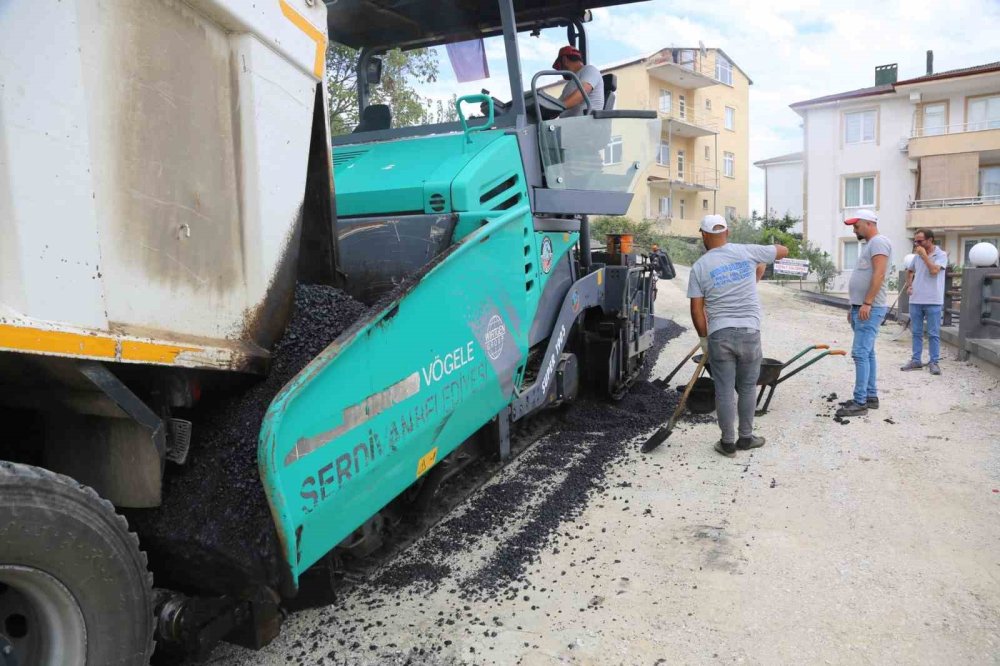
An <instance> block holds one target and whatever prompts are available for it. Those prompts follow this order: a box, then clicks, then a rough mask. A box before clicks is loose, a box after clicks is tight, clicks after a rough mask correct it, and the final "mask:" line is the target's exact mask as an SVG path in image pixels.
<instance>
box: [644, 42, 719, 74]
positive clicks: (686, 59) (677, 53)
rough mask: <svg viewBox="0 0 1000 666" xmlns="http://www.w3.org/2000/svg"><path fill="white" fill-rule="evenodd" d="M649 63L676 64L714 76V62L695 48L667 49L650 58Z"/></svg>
mask: <svg viewBox="0 0 1000 666" xmlns="http://www.w3.org/2000/svg"><path fill="white" fill-rule="evenodd" d="M649 65H676V66H677V67H681V68H683V69H686V70H688V71H689V72H694V73H696V74H701V75H702V76H707V77H709V78H712V79H714V78H715V62H714V61H710V59H709V58H708V56H702V55H701V51H700V50H695V49H667V50H666V52H665V53H662V54H660V55H658V56H657V57H655V58H653V59H652V60H650V62H649Z"/></svg>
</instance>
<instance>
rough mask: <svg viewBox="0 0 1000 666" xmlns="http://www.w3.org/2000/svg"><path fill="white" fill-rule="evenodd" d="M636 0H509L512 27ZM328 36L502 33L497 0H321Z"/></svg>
mask: <svg viewBox="0 0 1000 666" xmlns="http://www.w3.org/2000/svg"><path fill="white" fill-rule="evenodd" d="M636 1H637V0H513V5H514V15H515V17H516V18H517V24H518V30H519V31H524V30H533V29H535V28H546V27H555V26H559V25H566V23H567V21H569V20H574V19H581V18H583V15H584V12H586V10H588V9H594V8H596V7H608V6H611V5H624V4H630V3H633V2H636ZM325 2H326V5H327V23H328V25H329V30H330V39H332V40H333V41H335V42H340V43H341V44H346V45H347V46H351V47H354V48H364V47H368V48H379V47H398V48H403V49H408V48H419V47H425V46H435V45H437V44H446V43H450V42H457V41H462V40H466V39H473V38H477V37H491V36H493V35H498V34H501V33H502V32H503V30H502V27H501V21H500V6H499V2H498V0H325Z"/></svg>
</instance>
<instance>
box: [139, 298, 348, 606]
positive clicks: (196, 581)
mask: <svg viewBox="0 0 1000 666" xmlns="http://www.w3.org/2000/svg"><path fill="white" fill-rule="evenodd" d="M367 311H368V308H367V307H366V306H364V305H363V304H361V303H359V302H357V301H355V300H354V299H352V298H351V297H350V296H348V295H347V294H345V293H343V292H342V291H340V290H338V289H335V288H333V287H326V286H320V285H298V286H297V287H296V289H295V306H294V311H293V313H292V317H291V320H290V322H289V324H288V327H287V328H286V330H285V333H284V335H283V337H282V338H281V340H279V341H278V343H277V344H276V345H275V347H274V349H273V350H272V355H271V362H272V365H271V370H270V373H269V374H268V376H267V377H266V378H265V379H264V380H263V381H261V382H259V383H257V384H255V385H253V386H252V387H250V388H249V389H247V390H245V391H242V392H240V393H238V394H236V395H233V396H230V397H228V398H227V399H225V400H223V401H222V402H221V403H220V402H217V403H215V404H208V405H205V406H204V408H202V409H200V410H199V413H198V414H197V415H195V417H194V422H195V427H194V430H193V433H192V435H193V438H192V442H191V450H190V453H189V456H188V460H187V462H186V464H185V465H183V466H180V467H178V466H174V465H171V466H169V467H168V470H167V474H166V481H165V486H164V492H163V504H162V505H161V506H160V507H159V508H156V509H148V510H138V511H132V512H130V513H129V521H130V523H131V525H132V528H133V529H134V530H136V531H137V532H138V533H139V535H140V537H141V538H142V544H143V548H144V549H145V550H146V551H147V553H148V554H149V558H150V565H151V569H152V571H153V572H154V576H155V580H156V585H157V586H168V587H174V588H177V589H181V590H193V591H208V592H218V593H227V592H233V591H237V590H240V589H244V588H245V587H246V586H247V585H248V584H249V583H267V584H271V585H274V584H275V582H276V579H277V563H278V559H277V558H278V543H277V535H276V533H275V530H274V522H273V519H272V517H271V513H270V510H269V508H268V504H267V498H266V496H265V494H264V488H263V486H262V485H261V482H260V477H259V475H258V471H257V442H258V436H259V434H260V426H261V423H262V421H263V418H264V413H265V412H266V411H267V408H268V405H270V403H271V400H272V399H273V398H274V396H275V395H276V394H277V393H278V391H280V390H281V388H282V387H283V386H284V385H285V384H286V383H287V382H288V381H289V380H290V379H291V378H292V377H294V376H295V374H296V373H298V372H299V370H301V369H302V368H303V367H305V365H306V364H308V363H309V361H311V360H312V359H314V358H315V357H316V356H317V355H318V354H319V353H320V352H321V351H323V349H325V348H326V347H327V346H328V345H329V344H330V343H331V342H333V341H334V340H336V339H337V337H338V336H339V335H340V334H341V333H342V332H344V331H345V330H347V328H349V327H350V326H351V324H353V323H354V322H355V321H357V320H358V319H360V318H361V317H362V315H364V314H365V313H366V312H367Z"/></svg>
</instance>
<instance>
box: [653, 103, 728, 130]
mask: <svg viewBox="0 0 1000 666" xmlns="http://www.w3.org/2000/svg"><path fill="white" fill-rule="evenodd" d="M658 113H659V115H660V118H662V119H663V120H676V121H677V122H681V123H687V124H688V125H694V126H695V127H700V128H702V129H704V130H707V131H709V132H712V133H713V134H718V133H719V119H718V118H716V117H715V116H712V115H710V114H708V113H704V112H702V111H695V110H694V109H691V108H687V109H685V111H684V113H683V114H682V113H680V110H679V109H677V108H676V105H674V107H673V108H671V109H670V110H669V111H664V110H663V109H658ZM663 131H664V133H666V131H667V128H666V125H664V127H663Z"/></svg>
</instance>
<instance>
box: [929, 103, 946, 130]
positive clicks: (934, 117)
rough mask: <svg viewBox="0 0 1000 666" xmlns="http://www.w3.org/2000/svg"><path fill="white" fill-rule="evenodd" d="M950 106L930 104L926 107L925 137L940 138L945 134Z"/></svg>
mask: <svg viewBox="0 0 1000 666" xmlns="http://www.w3.org/2000/svg"><path fill="white" fill-rule="evenodd" d="M947 109H948V105H947V104H944V103H941V104H928V105H927V106H925V107H924V127H923V136H938V135H939V134H944V133H945V123H944V121H945V115H946V111H947Z"/></svg>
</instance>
